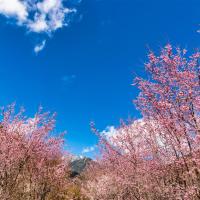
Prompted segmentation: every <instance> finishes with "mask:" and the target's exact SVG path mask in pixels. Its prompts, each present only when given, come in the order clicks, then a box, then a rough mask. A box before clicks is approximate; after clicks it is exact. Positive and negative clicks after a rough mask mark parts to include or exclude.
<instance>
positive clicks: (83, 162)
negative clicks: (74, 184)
mask: <svg viewBox="0 0 200 200" xmlns="http://www.w3.org/2000/svg"><path fill="white" fill-rule="evenodd" d="M90 162H92V159H91V158H87V157H84V158H80V157H78V158H76V159H74V160H73V161H72V162H71V164H70V167H71V177H72V178H73V177H76V176H78V175H80V174H81V173H82V172H83V171H84V170H85V168H86V166H87V165H88V164H89V163H90Z"/></svg>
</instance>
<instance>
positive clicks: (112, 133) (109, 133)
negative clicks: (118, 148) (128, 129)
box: [101, 126, 117, 139]
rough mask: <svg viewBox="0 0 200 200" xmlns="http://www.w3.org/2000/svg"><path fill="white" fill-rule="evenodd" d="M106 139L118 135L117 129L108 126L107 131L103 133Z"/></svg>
mask: <svg viewBox="0 0 200 200" xmlns="http://www.w3.org/2000/svg"><path fill="white" fill-rule="evenodd" d="M101 134H103V135H104V136H106V138H108V139H109V138H111V137H113V136H115V135H116V134H117V129H116V128H115V127H114V126H107V127H106V129H105V130H103V131H102V132H101Z"/></svg>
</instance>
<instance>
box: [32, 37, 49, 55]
mask: <svg viewBox="0 0 200 200" xmlns="http://www.w3.org/2000/svg"><path fill="white" fill-rule="evenodd" d="M45 45H46V40H43V41H42V43H40V44H37V45H36V46H35V48H34V52H35V53H36V54H37V53H39V52H40V51H42V50H43V49H44V47H45Z"/></svg>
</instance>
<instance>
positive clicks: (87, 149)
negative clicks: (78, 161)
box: [82, 145, 96, 154]
mask: <svg viewBox="0 0 200 200" xmlns="http://www.w3.org/2000/svg"><path fill="white" fill-rule="evenodd" d="M95 148H96V145H94V146H91V147H86V148H84V149H83V150H82V154H85V153H91V152H93V151H94V150H95Z"/></svg>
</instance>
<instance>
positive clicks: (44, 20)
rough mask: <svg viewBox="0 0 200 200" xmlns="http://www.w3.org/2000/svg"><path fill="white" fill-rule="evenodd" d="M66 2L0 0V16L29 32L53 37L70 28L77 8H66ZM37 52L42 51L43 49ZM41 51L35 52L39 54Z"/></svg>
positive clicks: (53, 0)
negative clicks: (58, 32) (13, 21)
mask: <svg viewBox="0 0 200 200" xmlns="http://www.w3.org/2000/svg"><path fill="white" fill-rule="evenodd" d="M64 1H65V0H0V14H1V15H3V16H5V17H6V18H7V19H8V20H9V19H14V20H15V24H16V25H17V26H23V27H25V28H26V29H27V30H28V32H31V33H37V34H45V35H47V37H48V36H51V35H52V33H53V32H55V31H56V30H58V29H60V28H63V27H65V26H68V24H69V22H70V19H71V16H72V14H73V13H76V9H75V8H69V7H66V6H65V4H64ZM37 46H38V45H36V46H35V48H36V50H37V49H39V51H41V50H42V49H43V48H38V47H37ZM39 51H35V52H36V53H38V52H39Z"/></svg>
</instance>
